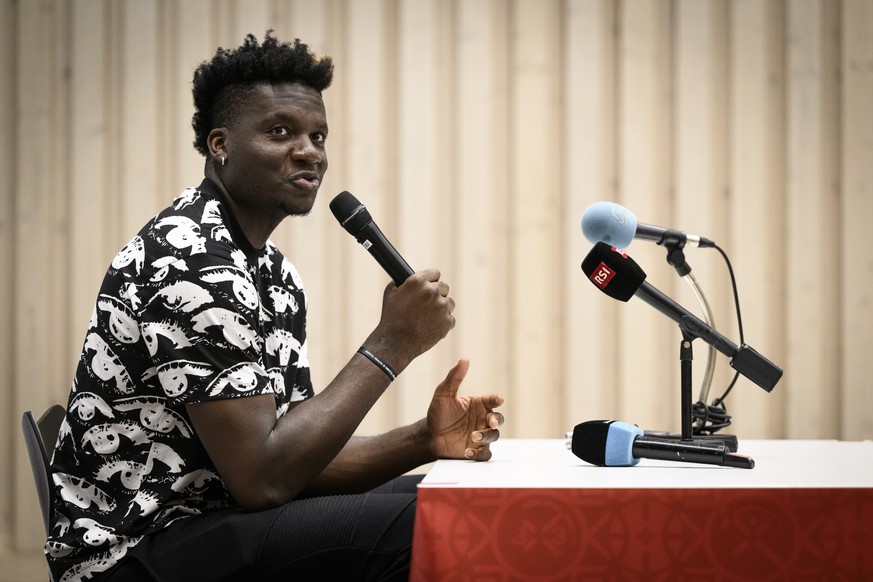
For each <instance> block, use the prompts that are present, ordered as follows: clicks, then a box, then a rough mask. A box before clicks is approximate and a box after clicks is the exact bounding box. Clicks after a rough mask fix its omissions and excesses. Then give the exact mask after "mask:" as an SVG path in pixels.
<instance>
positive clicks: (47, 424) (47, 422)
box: [21, 404, 66, 535]
mask: <svg viewBox="0 0 873 582" xmlns="http://www.w3.org/2000/svg"><path fill="white" fill-rule="evenodd" d="M65 414H66V411H65V410H64V407H63V406H61V405H60V404H55V405H53V406H50V407H49V408H48V410H46V411H45V412H44V413H43V415H42V416H40V417H39V420H34V418H33V414H32V413H31V412H30V411H29V410H28V411H27V412H25V413H24V414H23V415H22V417H21V430H22V432H23V433H24V445H25V446H26V447H27V456H28V458H30V468H31V470H33V481H34V483H35V484H36V494H37V496H38V497H39V507H40V509H41V510H42V520H43V524H44V525H45V533H46V535H48V534H49V528H51V524H50V523H49V520H50V519H51V491H52V474H51V467H50V462H51V452H50V451H49V450H46V446H49V447H54V446H55V441H56V440H57V438H58V432H60V430H61V423H62V422H63V421H64V415H65Z"/></svg>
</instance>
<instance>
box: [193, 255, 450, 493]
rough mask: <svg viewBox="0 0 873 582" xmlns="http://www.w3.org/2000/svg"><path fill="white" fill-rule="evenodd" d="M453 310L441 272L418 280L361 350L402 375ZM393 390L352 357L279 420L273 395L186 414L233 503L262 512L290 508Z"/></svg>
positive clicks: (389, 298)
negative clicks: (377, 404) (329, 380)
mask: <svg viewBox="0 0 873 582" xmlns="http://www.w3.org/2000/svg"><path fill="white" fill-rule="evenodd" d="M453 309H454V301H453V300H452V299H451V298H450V297H448V286H447V285H446V284H445V283H443V282H441V281H439V272H438V271H436V270H429V271H423V272H421V273H417V274H416V275H413V276H411V277H410V278H409V279H407V280H406V282H404V283H403V285H401V286H400V287H399V288H398V287H395V286H394V285H393V284H391V285H388V286H387V287H386V290H385V295H384V298H383V304H382V316H381V319H380V321H379V325H378V326H377V327H376V329H375V330H374V331H373V333H372V334H370V336H369V337H368V338H367V340H366V341H365V342H364V346H365V347H366V348H367V349H368V350H369V351H370V352H372V353H374V354H376V355H377V356H379V357H380V358H382V359H383V360H385V361H386V362H387V363H388V365H389V366H391V367H392V368H393V369H394V370H395V371H397V372H398V373H399V372H400V371H402V370H403V369H405V368H406V366H407V365H408V364H409V363H410V362H411V361H412V360H413V359H414V358H415V357H417V356H418V355H420V354H422V353H424V352H425V351H427V350H428V349H430V348H431V347H432V346H433V345H435V344H436V343H437V342H438V341H439V340H441V339H442V338H443V337H445V335H446V334H447V333H448V331H449V330H450V329H451V328H452V327H453V325H454V318H453V317H452V316H451V313H452V311H453ZM389 383H390V381H389V379H388V377H387V376H386V375H385V374H384V373H383V371H382V370H380V369H379V368H378V367H377V366H375V365H374V364H373V363H372V362H371V361H370V360H368V359H367V358H366V357H364V356H362V355H360V354H355V355H354V356H353V357H352V358H351V360H350V361H349V362H348V363H347V364H346V366H345V367H344V368H343V369H342V370H341V371H340V373H339V374H338V375H337V377H336V378H335V379H334V380H333V381H332V382H331V383H330V384H329V385H328V386H326V387H325V389H324V390H322V391H321V392H320V393H319V394H317V395H316V396H314V397H313V398H310V399H309V400H307V401H306V402H305V403H303V404H301V405H299V406H296V407H294V408H293V409H291V410H289V411H288V412H287V413H286V414H285V415H284V416H282V417H281V418H279V419H278V420H277V419H276V406H275V400H274V398H273V396H272V395H270V394H265V395H262V396H251V397H245V398H231V399H226V400H216V401H209V402H200V403H197V404H190V405H188V406H187V411H188V415H189V416H190V418H191V421H192V423H193V424H194V429H195V431H196V432H197V435H198V437H199V438H200V440H201V441H202V442H203V445H204V447H205V448H206V451H207V452H208V453H209V456H210V458H211V459H212V461H213V463H215V466H216V468H217V469H218V472H219V474H220V475H221V477H222V479H223V480H224V482H225V483H226V484H227V487H228V489H229V490H230V492H231V493H232V494H233V496H234V498H236V500H237V502H238V503H239V504H240V505H241V506H242V507H243V508H245V509H247V510H259V509H265V508H269V507H275V506H277V505H280V504H282V503H285V502H287V501H289V500H290V499H293V498H295V497H297V496H299V495H300V494H301V492H302V491H303V490H304V489H305V488H307V487H309V486H310V485H312V484H313V483H314V482H315V480H316V477H318V476H319V475H321V474H322V473H323V472H324V470H325V468H326V467H327V466H328V465H329V464H330V463H331V462H332V461H333V460H334V459H335V458H336V457H337V455H338V454H339V453H340V451H342V450H343V448H344V447H345V446H346V444H347V443H349V440H350V439H351V437H352V435H353V434H354V432H355V430H356V429H357V427H358V425H359V424H360V423H361V421H362V420H363V418H364V416H366V414H367V412H368V411H369V410H370V409H371V408H372V406H373V405H374V404H375V403H376V401H377V400H378V399H379V397H380V396H381V395H382V394H383V393H384V391H385V390H386V389H387V388H388V386H389ZM407 430H408V431H411V432H412V433H414V432H416V431H415V430H413V429H407ZM407 436H411V434H408V433H404V432H403V431H402V430H401V432H400V433H399V434H397V435H393V436H392V437H382V438H383V439H388V440H384V441H377V444H380V443H381V444H382V445H383V446H385V448H386V449H387V445H390V444H392V443H395V442H398V441H408V439H407V438H406V437H407ZM413 440H414V439H413ZM407 445H408V442H407ZM356 447H357V443H356V444H355V445H353V446H351V448H350V449H349V452H348V455H349V457H348V458H350V459H351V458H361V457H360V455H359V454H356ZM413 448H414V447H413ZM377 449H378V446H374V445H372V444H371V445H369V446H368V447H367V450H377ZM403 450H404V453H403V454H404V456H406V455H410V458H409V460H408V461H405V463H407V464H409V463H413V462H417V461H418V459H419V458H422V454H421V453H419V452H416V453H412V452H409V450H408V449H407V448H404V449H403ZM343 458H344V459H345V458H346V457H345V456H344V457H343ZM376 466H378V463H377V464H376Z"/></svg>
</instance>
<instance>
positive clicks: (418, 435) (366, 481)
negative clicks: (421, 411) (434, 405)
mask: <svg viewBox="0 0 873 582" xmlns="http://www.w3.org/2000/svg"><path fill="white" fill-rule="evenodd" d="M434 460H436V459H435V458H434V456H433V454H432V453H431V452H430V447H429V436H428V431H427V421H426V420H425V419H421V420H419V421H418V422H415V423H413V424H410V425H408V426H403V427H400V428H397V429H394V430H392V431H390V432H387V433H384V434H381V435H377V436H356V437H352V438H351V439H350V440H349V441H348V443H347V444H346V446H345V447H343V449H342V450H341V451H340V453H339V454H338V455H337V456H336V457H335V458H334V460H333V461H331V463H330V464H329V465H328V466H327V467H326V468H325V470H324V471H322V473H321V474H320V475H319V476H318V477H317V478H316V479H315V480H314V481H313V483H312V484H311V485H310V486H309V487H307V488H306V490H305V491H304V492H303V496H311V495H335V494H343V493H361V492H364V491H369V490H370V489H372V488H373V487H376V486H378V485H381V484H382V483H385V482H386V481H389V480H391V479H393V478H395V477H398V476H400V475H402V474H404V473H406V472H408V471H411V470H413V469H415V468H417V467H420V466H421V465H424V464H426V463H430V462H432V461H434Z"/></svg>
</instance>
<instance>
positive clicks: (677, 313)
mask: <svg viewBox="0 0 873 582" xmlns="http://www.w3.org/2000/svg"><path fill="white" fill-rule="evenodd" d="M634 296H635V297H639V298H640V299H642V300H643V301H645V302H646V303H648V304H649V305H651V306H652V307H654V308H655V309H657V310H658V311H660V312H661V313H663V314H664V315H666V316H667V317H669V318H670V319H672V320H673V321H675V322H676V323H677V324H678V325H679V329H681V330H682V332H683V333H685V334H688V335H690V336H691V337H694V338H700V339H702V340H703V341H705V342H706V343H708V344H709V345H711V346H712V347H714V348H715V349H716V350H718V351H719V352H721V353H723V354H724V355H726V356H727V357H729V358H731V362H730V364H731V367H732V368H733V369H735V370H736V371H737V372H739V373H740V374H742V375H743V376H745V377H746V378H748V379H749V380H751V381H752V382H754V383H755V384H757V385H758V386H760V387H761V388H763V389H764V390H766V391H767V392H772V391H773V388H774V387H775V386H776V384H777V382H779V380H780V378H782V368H780V367H779V366H777V365H776V364H774V363H773V362H771V361H770V360H768V359H767V358H766V357H764V356H763V355H761V354H760V353H758V351H756V350H755V349H754V348H752V347H751V346H749V345H746V344H743V345H742V346H737V344H735V343H734V342H732V341H731V340H729V339H728V338H726V337H725V336H723V335H722V334H720V333H719V332H718V331H716V330H714V329H713V328H712V327H710V326H709V325H708V324H706V323H705V322H704V321H703V320H701V319H700V318H698V317H697V316H695V315H694V314H693V313H691V312H690V311H688V310H687V309H685V308H684V307H682V306H681V305H679V304H678V303H676V302H675V301H674V300H673V299H671V298H670V297H668V296H667V295H664V294H663V293H661V292H660V291H659V290H658V289H656V288H655V287H653V286H652V285H650V284H649V283H648V282H646V281H643V284H642V285H640V288H639V289H637V290H636V292H635V293H634Z"/></svg>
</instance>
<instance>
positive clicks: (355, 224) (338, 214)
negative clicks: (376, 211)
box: [329, 190, 373, 236]
mask: <svg viewBox="0 0 873 582" xmlns="http://www.w3.org/2000/svg"><path fill="white" fill-rule="evenodd" d="M329 206H330V211H331V212H332V213H333V215H334V217H335V218H336V219H337V221H338V222H339V223H340V226H342V227H343V228H344V229H346V230H347V231H348V232H349V233H351V234H352V235H355V236H357V234H358V232H360V230H361V229H362V228H363V227H364V226H366V225H367V223H370V222H373V217H372V216H370V212H369V211H368V210H367V208H366V207H365V206H364V205H363V204H361V202H360V200H358V199H357V198H355V196H354V195H353V194H352V193H351V192H348V191H345V190H344V191H342V192H340V193H339V194H337V195H336V196H334V198H333V200H331V201H330V205H329Z"/></svg>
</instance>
